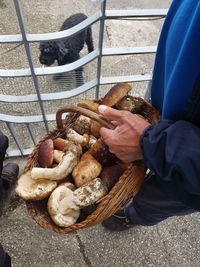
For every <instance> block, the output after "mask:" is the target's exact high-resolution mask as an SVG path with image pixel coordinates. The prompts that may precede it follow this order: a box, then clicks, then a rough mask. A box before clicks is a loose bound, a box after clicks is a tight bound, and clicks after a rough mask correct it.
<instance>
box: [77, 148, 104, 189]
mask: <svg viewBox="0 0 200 267" xmlns="http://www.w3.org/2000/svg"><path fill="white" fill-rule="evenodd" d="M101 169H102V167H101V164H100V163H99V162H98V161H97V160H96V159H95V158H94V157H93V156H92V155H91V154H90V153H89V152H86V153H85V154H83V156H82V158H81V160H80V162H79V163H78V164H77V165H76V166H75V168H74V169H73V172H72V176H73V179H74V183H75V185H76V186H77V187H80V186H82V185H84V184H86V183H88V182H89V181H91V180H93V179H94V178H96V177H98V176H99V174H100V172H101Z"/></svg>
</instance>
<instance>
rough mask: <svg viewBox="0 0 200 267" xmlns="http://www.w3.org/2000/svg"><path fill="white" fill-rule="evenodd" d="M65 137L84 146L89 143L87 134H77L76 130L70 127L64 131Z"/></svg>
mask: <svg viewBox="0 0 200 267" xmlns="http://www.w3.org/2000/svg"><path fill="white" fill-rule="evenodd" d="M66 135H67V139H68V140H71V141H74V142H75V143H77V144H80V145H81V146H86V145H87V144H88V143H89V140H90V137H89V135H88V134H86V133H85V134H83V135H81V134H79V133H77V132H76V131H74V130H73V129H72V128H69V129H68V130H67V132H66Z"/></svg>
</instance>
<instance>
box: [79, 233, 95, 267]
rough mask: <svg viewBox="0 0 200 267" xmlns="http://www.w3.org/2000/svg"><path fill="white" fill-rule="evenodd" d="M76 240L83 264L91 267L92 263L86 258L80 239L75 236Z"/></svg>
mask: <svg viewBox="0 0 200 267" xmlns="http://www.w3.org/2000/svg"><path fill="white" fill-rule="evenodd" d="M76 239H77V241H78V244H79V248H80V252H81V254H82V256H83V259H84V261H85V263H86V264H87V265H88V266H89V267H92V263H91V261H90V259H89V258H88V257H87V255H86V252H85V246H84V244H83V243H82V241H81V239H80V237H79V235H78V234H76Z"/></svg>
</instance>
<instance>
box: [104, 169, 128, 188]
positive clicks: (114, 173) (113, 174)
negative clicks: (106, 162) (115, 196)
mask: <svg viewBox="0 0 200 267" xmlns="http://www.w3.org/2000/svg"><path fill="white" fill-rule="evenodd" d="M124 171H125V168H123V167H122V166H121V165H119V164H115V165H111V166H106V167H104V168H103V169H102V171H101V174H100V176H99V177H100V178H101V179H102V181H103V183H104V184H105V185H106V187H107V188H108V190H110V189H111V188H112V187H113V186H114V185H115V184H116V182H117V181H118V180H119V178H120V177H121V175H122V174H123V172H124Z"/></svg>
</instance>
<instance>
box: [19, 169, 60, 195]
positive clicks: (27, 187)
mask: <svg viewBox="0 0 200 267" xmlns="http://www.w3.org/2000/svg"><path fill="white" fill-rule="evenodd" d="M56 186H57V182H56V181H50V180H44V179H39V180H33V179H32V177H31V171H28V172H26V173H24V174H22V175H21V176H20V178H19V180H18V182H17V187H16V189H15V192H16V194H17V195H18V196H19V197H21V198H22V199H24V200H41V199H44V198H46V197H48V196H49V195H50V194H51V192H52V191H53V190H54V189H55V188H56Z"/></svg>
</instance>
